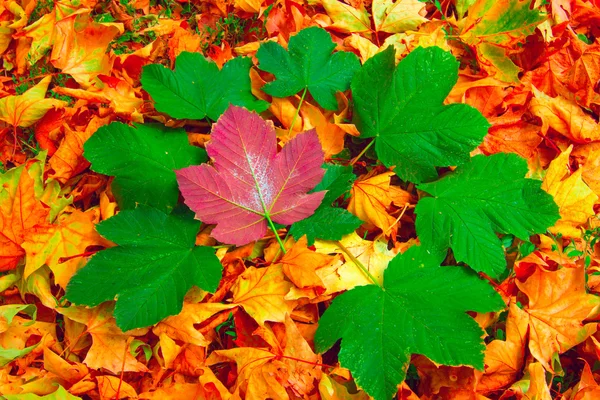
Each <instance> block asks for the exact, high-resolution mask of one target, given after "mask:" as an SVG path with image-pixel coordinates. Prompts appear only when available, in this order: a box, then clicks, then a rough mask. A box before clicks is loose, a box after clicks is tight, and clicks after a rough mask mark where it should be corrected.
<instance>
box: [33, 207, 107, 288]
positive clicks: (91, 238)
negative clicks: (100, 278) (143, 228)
mask: <svg viewBox="0 0 600 400" xmlns="http://www.w3.org/2000/svg"><path fill="white" fill-rule="evenodd" d="M99 221H100V213H99V210H98V209H89V210H88V211H86V212H81V211H78V210H75V211H74V212H73V213H72V214H69V215H65V214H63V215H62V216H61V217H59V219H58V221H57V222H58V223H57V224H56V225H46V226H42V227H39V228H37V229H34V230H32V231H31V232H29V233H28V235H27V237H26V238H25V241H24V242H23V243H22V245H21V246H22V247H23V249H24V250H25V254H26V264H25V272H24V278H28V277H29V276H30V275H31V274H32V273H33V272H34V271H36V270H37V269H38V268H40V267H42V266H43V265H47V266H48V267H49V268H50V269H51V270H52V272H53V273H54V282H55V283H56V284H57V285H60V286H61V287H62V288H63V289H65V288H66V287H67V283H69V280H70V279H71V277H72V276H73V274H75V272H77V271H78V270H79V269H80V268H81V267H83V266H84V265H85V263H86V262H87V260H86V257H85V255H84V253H85V251H86V248H87V247H88V246H103V247H109V246H111V243H110V242H109V241H107V240H105V239H103V238H102V236H100V235H99V234H98V233H97V232H96V229H95V225H96V224H97V223H98V222H99Z"/></svg>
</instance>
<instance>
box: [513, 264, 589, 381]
mask: <svg viewBox="0 0 600 400" xmlns="http://www.w3.org/2000/svg"><path fill="white" fill-rule="evenodd" d="M516 284H517V287H518V288H519V289H520V290H521V292H523V293H524V294H525V295H527V297H528V299H529V303H528V304H527V306H525V307H523V309H520V308H519V307H512V308H511V312H512V313H513V315H514V318H515V322H516V323H517V324H518V325H520V324H521V323H526V324H527V325H528V327H529V350H530V351H531V354H532V355H533V357H535V358H536V359H537V360H538V361H539V362H540V363H541V364H542V365H543V366H544V368H545V369H546V370H548V371H554V369H553V368H552V357H553V356H554V354H555V353H558V354H562V353H564V352H565V351H567V350H569V349H570V348H572V347H573V346H576V345H577V344H579V343H581V342H583V341H584V340H585V339H586V338H587V337H589V336H590V335H591V334H593V333H594V332H595V331H596V327H597V324H596V323H586V324H584V322H583V321H584V320H586V319H587V318H592V317H594V316H595V315H596V314H598V312H599V308H600V297H598V296H594V295H591V294H588V293H587V292H586V288H585V268H584V267H583V266H577V267H575V268H561V269H559V270H557V271H546V270H544V269H542V268H540V267H536V269H535V271H534V272H533V274H531V275H530V276H529V277H528V278H527V280H526V281H525V282H521V281H519V280H517V281H516Z"/></svg>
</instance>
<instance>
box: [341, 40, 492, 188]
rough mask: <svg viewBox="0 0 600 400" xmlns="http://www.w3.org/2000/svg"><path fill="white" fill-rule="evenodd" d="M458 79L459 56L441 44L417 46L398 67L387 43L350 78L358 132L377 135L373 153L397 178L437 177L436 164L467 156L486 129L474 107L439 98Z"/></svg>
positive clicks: (453, 162) (455, 161)
mask: <svg viewBox="0 0 600 400" xmlns="http://www.w3.org/2000/svg"><path fill="white" fill-rule="evenodd" d="M457 79H458V62H457V61H456V59H455V58H454V57H453V56H452V54H450V53H448V52H445V51H443V50H442V49H440V48H439V47H428V48H422V47H419V48H417V49H415V50H413V51H412V52H411V53H410V54H409V55H408V56H406V57H405V58H404V59H403V60H402V61H401V62H400V64H398V67H395V57H394V48H393V47H388V48H387V49H386V50H385V51H383V52H381V53H379V54H377V55H375V56H373V57H371V58H370V59H369V60H367V62H366V63H365V64H364V66H363V67H362V68H361V70H360V71H359V72H358V73H357V74H356V76H355V77H354V79H353V80H352V85H351V87H352V96H353V99H354V104H355V109H354V115H355V123H356V126H357V127H358V130H359V131H360V133H361V137H375V141H376V142H375V151H376V152H377V156H378V157H379V159H380V160H381V162H382V163H384V164H385V165H386V166H387V167H391V166H396V169H395V170H394V172H396V174H397V175H398V176H399V177H400V178H401V179H403V180H407V181H411V182H416V183H418V182H423V181H428V180H432V179H435V178H436V177H437V172H436V169H435V167H445V166H451V165H459V164H462V163H465V162H467V161H469V152H470V151H471V150H473V149H474V148H475V147H477V145H478V144H479V143H481V141H482V140H483V137H484V136H485V135H486V133H487V129H488V127H489V126H490V125H489V123H488V122H487V121H486V119H485V118H484V117H483V116H482V115H481V113H480V112H479V111H477V110H476V109H475V108H473V107H471V106H468V105H466V104H451V105H444V104H443V101H444V99H445V98H446V96H447V95H448V93H449V92H450V89H452V86H454V84H455V83H456V81H457Z"/></svg>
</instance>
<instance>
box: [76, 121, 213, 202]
mask: <svg viewBox="0 0 600 400" xmlns="http://www.w3.org/2000/svg"><path fill="white" fill-rule="evenodd" d="M83 148H84V156H85V158H87V159H88V161H89V162H91V163H92V166H91V169H92V171H95V172H99V173H101V174H105V175H112V176H114V177H115V179H114V181H113V183H112V188H113V193H114V195H115V197H116V198H117V201H118V202H119V206H120V207H121V209H128V208H135V206H136V204H146V205H150V206H153V207H156V208H159V209H161V210H171V209H172V208H173V207H174V206H175V204H177V200H178V198H179V189H178V187H177V179H176V177H175V172H174V170H175V169H179V168H184V167H187V166H189V165H193V164H200V163H202V162H205V161H206V159H207V157H206V151H205V150H204V149H201V148H198V147H194V146H191V145H190V144H189V142H188V139H187V134H186V133H185V131H184V130H183V129H170V128H166V127H163V126H161V125H136V126H135V127H131V126H129V125H125V124H122V123H118V122H113V123H111V124H110V125H106V126H103V127H101V128H100V129H98V130H97V131H96V133H94V134H93V135H92V137H91V138H89V139H88V141H87V142H86V143H85V145H84V146H83Z"/></svg>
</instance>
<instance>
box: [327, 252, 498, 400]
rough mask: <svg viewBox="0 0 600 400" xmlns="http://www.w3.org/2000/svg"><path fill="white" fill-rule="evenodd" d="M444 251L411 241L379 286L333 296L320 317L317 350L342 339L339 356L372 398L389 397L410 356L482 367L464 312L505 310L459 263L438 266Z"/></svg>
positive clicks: (475, 331) (475, 332) (473, 328)
mask: <svg viewBox="0 0 600 400" xmlns="http://www.w3.org/2000/svg"><path fill="white" fill-rule="evenodd" d="M442 259H443V254H440V253H437V252H430V251H429V250H428V249H427V248H425V247H423V246H418V247H417V246H414V247H411V248H410V249H408V250H407V251H406V252H405V253H404V254H402V255H398V256H396V257H395V258H394V259H393V260H392V261H390V263H389V265H388V267H387V269H386V270H385V274H384V282H385V283H384V286H383V287H379V286H376V285H368V286H359V287H356V288H354V289H352V290H349V291H347V292H345V293H343V294H341V295H339V296H338V297H336V298H335V299H334V300H333V302H332V304H331V305H330V306H329V308H328V309H327V310H326V311H325V313H324V314H323V316H322V317H321V319H320V321H319V327H318V329H317V332H316V335H315V345H316V348H317V350H318V351H320V352H323V351H325V350H327V349H329V348H331V347H332V346H333V345H334V344H335V342H336V341H337V340H339V339H341V340H342V343H341V350H340V353H339V360H340V362H341V364H342V366H343V367H345V368H348V369H349V370H350V371H351V372H352V376H353V377H354V379H355V381H356V383H357V384H358V385H359V386H360V387H362V388H363V389H364V390H365V392H367V393H368V394H369V395H371V396H373V397H374V398H375V399H376V400H383V399H390V398H391V397H392V396H393V395H394V393H396V391H397V390H398V389H397V387H398V384H399V383H401V382H402V380H404V377H405V376H406V369H407V367H408V364H409V362H410V356H411V354H422V355H425V356H427V357H429V358H430V359H431V360H433V361H434V362H436V363H440V364H446V365H455V366H457V365H471V366H474V367H475V368H478V369H480V370H482V369H483V352H484V350H485V344H484V343H483V340H482V339H481V338H482V336H483V333H484V332H483V331H482V330H481V328H480V327H479V325H478V324H477V323H476V322H475V321H474V320H473V319H472V318H471V317H470V316H469V315H467V314H466V311H477V312H489V311H498V310H500V309H502V308H504V302H503V301H502V298H501V297H500V296H499V295H498V294H497V293H496V292H495V291H494V289H493V288H492V287H491V286H490V285H489V284H487V283H486V282H484V281H483V280H481V279H479V278H478V277H477V276H476V275H475V273H473V272H472V271H470V270H469V269H467V268H463V267H443V266H442V267H440V266H439V263H440V261H441V260H442Z"/></svg>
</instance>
